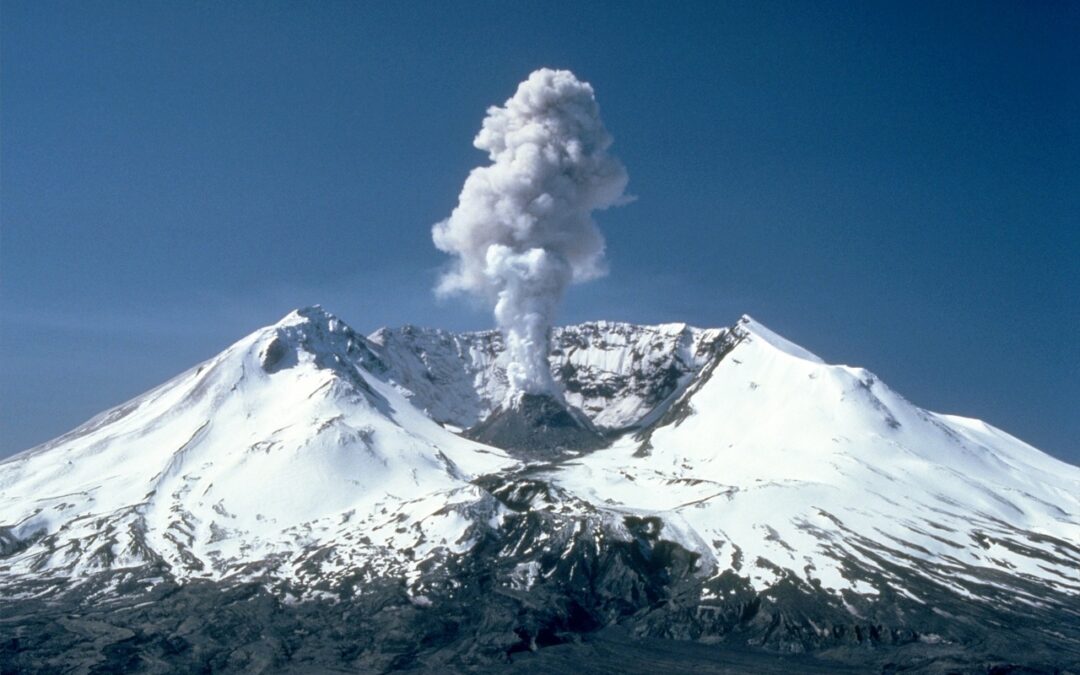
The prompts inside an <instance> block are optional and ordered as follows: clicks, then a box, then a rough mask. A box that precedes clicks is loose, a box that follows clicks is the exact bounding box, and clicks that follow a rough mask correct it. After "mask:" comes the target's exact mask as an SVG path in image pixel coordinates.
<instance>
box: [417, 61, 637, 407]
mask: <svg viewBox="0 0 1080 675" xmlns="http://www.w3.org/2000/svg"><path fill="white" fill-rule="evenodd" d="M611 142H612V138H611V135H610V134H608V132H607V130H606V129H605V128H604V124H603V122H602V121H601V120H600V109H599V107H598V106H597V104H596V97H595V96H594V94H593V88H592V87H591V86H590V85H589V83H587V82H582V81H580V80H578V79H577V77H575V76H574V74H573V73H571V72H570V71H567V70H550V69H547V68H544V69H541V70H537V71H535V72H533V73H532V74H531V75H529V79H528V80H526V81H524V82H522V83H521V84H520V85H518V89H517V93H515V94H514V96H513V97H512V98H510V99H509V100H508V101H507V102H506V104H505V105H504V106H503V107H501V108H500V107H496V106H492V107H491V108H489V109H488V111H487V117H486V118H484V124H483V128H482V129H481V130H480V133H479V134H477V136H476V139H475V140H474V141H473V145H475V146H476V147H477V148H479V149H481V150H486V151H487V152H488V156H489V157H490V159H491V164H490V165H488V166H481V167H477V168H475V169H473V170H472V171H471V172H470V173H469V177H468V178H467V179H466V180H465V185H464V187H462V189H461V195H460V196H459V197H458V205H457V207H456V208H455V209H454V210H453V212H452V213H451V214H450V217H449V218H447V219H446V220H444V221H442V222H440V223H437V224H436V225H435V226H434V228H433V230H432V237H433V239H434V241H435V245H436V246H437V247H438V248H439V249H440V250H442V251H445V252H447V253H449V254H451V255H454V256H456V258H457V259H456V261H455V263H454V266H453V268H452V269H451V270H450V271H449V272H447V273H446V274H445V275H444V276H443V277H442V279H441V280H440V282H439V285H438V287H437V289H436V290H437V292H438V293H440V294H442V295H446V294H452V293H469V294H472V295H475V296H477V297H480V298H483V299H485V300H487V301H488V302H491V303H492V304H493V306H494V310H495V321H496V323H497V324H498V325H499V327H500V328H501V329H502V331H503V333H504V334H505V336H506V346H507V352H508V355H509V361H510V363H509V366H508V368H507V375H508V377H509V380H510V393H511V396H513V395H514V394H515V393H518V392H525V393H550V394H556V395H557V394H558V392H557V389H556V387H555V385H554V382H553V381H552V378H551V374H550V370H549V366H548V350H549V345H548V334H549V332H550V329H551V325H552V321H553V320H554V318H555V311H556V308H557V307H558V304H559V301H560V300H561V299H562V297H563V294H564V293H565V291H566V288H567V286H568V285H570V284H571V283H578V282H582V281H587V280H589V279H594V278H596V277H598V276H601V275H603V274H604V272H605V269H604V266H603V257H604V237H603V235H601V233H600V230H599V229H598V228H597V226H596V223H595V222H594V221H593V219H592V212H593V211H595V210H597V209H604V208H607V207H609V206H612V205H615V204H619V203H621V202H622V201H624V200H625V197H624V195H623V191H624V190H625V189H626V182H627V174H626V169H625V168H624V167H623V165H622V164H621V163H620V162H619V161H618V160H617V159H615V158H614V157H612V156H610V155H609V154H608V153H607V150H608V148H609V147H610V146H611Z"/></svg>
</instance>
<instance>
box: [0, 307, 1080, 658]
mask: <svg viewBox="0 0 1080 675" xmlns="http://www.w3.org/2000/svg"><path fill="white" fill-rule="evenodd" d="M550 344H551V357H550V358H551V361H550V368H551V376H552V378H553V380H554V381H555V382H556V383H557V384H558V386H559V388H560V389H561V394H560V396H561V397H562V398H561V399H559V398H558V397H556V396H552V397H545V396H537V395H530V394H526V395H518V396H516V397H515V396H512V395H511V396H508V382H507V375H506V365H507V364H506V357H505V352H504V349H503V339H502V337H501V336H500V334H499V333H498V332H494V331H492V332H478V333H464V334H453V333H448V332H444V331H439V330H428V329H421V328H415V327H404V328H399V329H382V330H379V331H377V332H375V333H374V334H372V335H370V336H367V337H365V336H363V335H360V334H358V333H356V332H354V331H353V330H352V329H350V328H349V327H348V326H347V325H345V323H343V322H342V321H341V320H340V319H338V318H336V317H334V316H332V315H330V314H328V313H327V312H325V311H323V310H322V309H320V308H318V307H315V308H307V309H303V310H298V311H296V312H293V313H291V314H290V315H289V316H287V317H285V318H284V319H283V320H282V321H281V322H279V323H277V324H275V325H273V326H269V327H267V328H264V329H262V330H259V331H256V332H255V333H253V334H251V335H249V336H248V337H246V338H244V339H242V340H240V341H239V342H237V343H236V344H234V345H232V346H231V347H229V348H228V349H226V350H225V351H224V352H222V353H221V354H219V355H218V356H216V357H214V358H212V359H210V360H208V361H206V362H205V363H202V364H200V365H198V366H196V367H195V368H193V369H191V370H189V371H187V372H185V373H183V374H181V375H179V376H178V377H176V378H174V379H173V380H171V381H169V382H167V383H165V384H163V385H161V386H159V387H158V388H156V389H154V390H152V391H150V392H148V393H146V394H144V395H142V396H140V397H138V398H136V399H134V400H132V401H129V402H127V403H125V404H123V405H121V406H118V407H116V408H114V409H112V410H109V411H107V412H105V413H103V414H101V415H99V416H98V417H96V418H94V419H92V420H90V421H89V422H87V423H86V424H84V425H82V426H81V427H79V428H77V429H75V430H73V431H71V432H69V433H68V434H65V435H64V436H61V437H60V438H57V439H55V440H53V441H51V442H49V443H46V444H44V445H41V446H39V447H36V448H32V449H30V450H27V451H26V452H23V453H21V454H19V455H16V456H14V457H12V458H10V459H8V460H6V461H4V462H3V463H0V667H2V669H3V671H4V672H9V671H10V672H20V671H30V672H35V671H36V672H87V673H89V672H177V671H179V672H210V671H213V672H282V671H307V672H328V671H334V672H339V671H345V672H385V671H391V670H408V669H415V670H419V671H439V672H456V671H462V672H476V671H480V670H486V669H493V670H506V671H510V672H517V671H521V672H561V671H564V670H566V669H567V668H569V667H570V666H571V664H572V665H573V668H574V669H575V670H576V671H578V672H635V671H640V672H646V671H649V672H679V671H680V670H686V671H690V670H694V671H698V672H744V671H753V672H868V671H871V672H900V671H904V672H908V671H914V672H1013V671H1015V672H1021V670H1020V669H1026V670H1022V672H1062V671H1065V670H1069V669H1071V670H1073V671H1077V670H1080V572H1078V570H1080V468H1077V467H1075V466H1072V465H1069V464H1066V463H1064V462H1061V461H1058V460H1056V459H1053V458H1052V457H1050V456H1048V455H1046V454H1044V453H1042V452H1040V451H1039V450H1037V449H1035V448H1033V447H1031V446H1029V445H1027V444H1025V443H1024V442H1022V441H1020V440H1018V439H1016V438H1014V437H1012V436H1010V435H1009V434H1007V433H1005V432H1003V431H1000V430H998V429H996V428H994V427H992V426H990V425H988V424H985V423H983V422H980V421H978V420H974V419H967V418H961V417H955V416H950V415H942V414H937V413H932V412H929V411H927V410H924V409H921V408H919V407H918V406H916V405H914V404H912V403H910V402H908V401H907V400H905V399H904V398H903V397H901V396H900V395H899V394H897V393H896V392H894V391H892V390H891V389H890V388H889V387H888V386H887V385H885V384H884V383H883V382H881V381H880V380H879V379H878V378H877V377H875V376H874V375H873V374H872V373H870V372H868V371H866V370H863V369H861V368H852V367H848V366H838V365H829V364H827V363H824V362H823V361H822V360H821V359H819V358H818V357H816V356H815V355H813V354H811V353H809V352H808V351H806V350H804V349H802V348H800V347H798V346H796V345H794V344H792V343H791V342H788V341H787V340H785V339H784V338H781V337H779V336H778V335H776V334H775V333H772V332H771V331H769V330H768V329H767V328H765V327H764V326H762V325H760V324H758V323H756V322H755V321H753V320H752V319H750V318H749V317H743V318H742V319H740V320H739V321H738V322H737V323H735V324H734V325H733V326H731V327H729V328H720V329H707V330H702V329H697V328H693V327H689V326H686V325H681V324H667V325H660V326H635V325H629V324H622V323H611V322H595V323H586V324H582V325H579V326H570V327H564V328H557V329H554V330H553V332H552V334H551V343H550Z"/></svg>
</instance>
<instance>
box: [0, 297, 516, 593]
mask: <svg viewBox="0 0 1080 675" xmlns="http://www.w3.org/2000/svg"><path fill="white" fill-rule="evenodd" d="M368 368H375V369H378V368H380V363H379V361H378V359H377V357H376V356H375V355H374V354H373V353H372V352H371V350H370V347H369V345H368V342H367V340H366V339H365V338H364V337H362V336H360V335H357V334H356V333H354V332H353V331H352V330H351V329H349V328H348V327H347V326H345V324H343V323H342V322H341V321H339V320H338V319H336V318H334V317H332V316H330V315H328V314H326V313H325V312H323V311H322V310H321V309H319V308H310V309H306V310H300V311H297V312H294V313H292V314H290V315H289V316H287V317H285V319H283V320H282V321H281V322H280V323H278V324H276V325H274V326H271V327H269V328H265V329H263V330H260V331H257V332H256V333H253V334H252V335H249V336H248V337H246V338H244V339H243V340H241V341H239V342H237V343H236V344H234V345H232V346H231V347H229V348H228V349H226V350H225V351H224V352H223V353H222V354H220V355H219V356H217V357H215V358H213V359H210V360H209V361H207V362H205V363H203V364H201V365H199V366H197V367H196V368H193V369H192V370H190V371H188V372H186V373H184V374H182V375H180V376H179V377H177V378H175V379H174V380H172V381H170V382H168V383H166V384H164V385H162V386H161V387H158V388H157V389H155V390H153V391H151V392H149V393H147V394H145V395H143V396H141V397H139V398H137V399H135V400H133V401H130V402H128V403H126V404H124V405H122V406H120V407H118V408H115V409H113V410H110V411H108V412H106V413H104V414H102V415H101V416H99V417H97V418H95V419H93V420H91V421H90V422H88V423H86V424H85V425H83V426H82V427H80V428H78V429H76V430H74V431H72V432H71V433H69V434H67V435H65V436H62V437H61V438H58V439H56V440H55V441H52V442H51V443H48V444H46V445H43V446H41V447H38V448H35V449H33V450H31V451H28V452H26V453H23V454H21V455H18V456H16V457H14V458H12V459H10V460H8V461H6V462H4V463H3V464H0V523H2V524H3V525H5V526H7V527H6V529H5V538H6V539H7V540H8V547H9V548H21V549H22V550H19V551H17V552H15V553H14V554H13V555H10V556H8V557H7V558H6V559H5V560H4V563H3V566H2V568H0V574H3V575H5V576H9V575H25V574H31V573H35V572H38V571H40V572H43V573H47V574H50V575H74V576H75V577H76V578H79V577H83V576H85V575H86V574H88V573H91V572H93V571H96V570H101V569H108V568H117V567H121V568H122V567H132V566H137V565H141V564H145V563H147V562H153V561H157V560H160V561H162V562H164V563H165V565H166V566H167V569H169V570H170V571H171V572H172V573H173V574H176V575H178V576H180V577H188V576H208V577H220V576H224V575H228V574H235V573H238V572H240V571H243V570H244V569H245V568H246V567H247V566H248V565H249V564H254V563H259V564H260V566H261V565H268V566H273V567H277V566H279V563H280V564H281V567H282V569H281V570H280V572H281V573H282V574H285V575H291V574H293V572H294V571H295V570H296V569H298V568H299V566H301V565H302V564H303V562H304V560H305V555H306V553H308V552H310V551H313V550H318V549H319V548H322V547H324V546H327V545H333V546H334V547H335V549H336V555H337V556H338V557H341V558H343V559H345V558H349V557H350V556H355V555H361V554H364V553H365V552H366V553H371V554H372V555H370V556H368V557H378V556H376V555H375V553H378V554H379V555H382V553H381V551H382V550H383V549H384V548H385V549H387V550H394V551H400V550H404V549H406V548H409V547H411V546H414V545H415V544H416V540H417V539H418V538H422V537H421V535H422V534H424V535H426V537H427V539H428V541H429V542H433V543H435V544H441V543H446V544H448V545H452V546H456V545H458V544H459V542H458V539H459V538H460V537H461V535H462V527H463V522H464V521H463V520H462V519H460V518H458V517H457V516H456V515H455V513H454V512H453V510H452V509H451V510H448V509H447V508H446V507H447V505H450V504H455V503H459V502H460V503H469V504H472V503H474V502H477V501H478V500H480V501H482V500H484V499H485V495H484V494H483V493H482V491H481V490H479V489H478V488H477V487H475V486H473V485H471V484H470V483H469V481H470V479H472V478H474V477H476V476H477V475H479V474H481V473H489V472H493V471H498V470H500V469H503V468H507V467H509V466H512V465H513V462H511V461H510V460H508V459H507V458H506V457H505V455H503V454H502V453H501V452H500V451H498V450H496V449H493V448H485V447H483V446H479V445H478V444H475V443H473V442H471V441H468V440H465V439H463V438H460V437H459V436H456V435H454V434H452V433H450V432H448V431H446V430H445V429H443V428H442V427H441V426H439V425H438V424H436V423H435V422H433V421H432V420H431V419H429V418H428V417H427V416H425V415H423V414H421V413H420V412H419V411H418V410H416V409H415V408H414V407H413V406H411V405H410V404H409V403H408V401H407V400H406V399H405V398H404V397H403V396H402V395H401V393H400V392H399V391H398V390H397V389H396V388H395V387H392V386H389V385H387V384H386V383H385V382H384V381H382V380H381V379H379V378H378V377H375V376H373V375H372V373H371V372H369V370H368ZM486 499H487V500H488V501H490V498H489V497H487V498H486ZM437 511H438V512H440V514H439V515H433V514H435V512H437ZM391 521H393V523H394V524H393V526H392V527H391V526H389V525H388V523H390V522H391ZM402 522H407V523H409V524H418V525H419V528H418V529H415V530H413V531H410V532H409V533H408V534H406V535H404V536H403V535H402V534H401V533H400V532H397V531H396V530H397V529H398V528H399V526H400V523H402ZM394 557H395V555H394V554H389V555H388V559H393V558H394ZM342 564H344V563H342ZM249 571H250V570H249Z"/></svg>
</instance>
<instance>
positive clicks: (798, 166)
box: [0, 0, 1080, 463]
mask: <svg viewBox="0 0 1080 675" xmlns="http://www.w3.org/2000/svg"><path fill="white" fill-rule="evenodd" d="M0 30H2V34H0V49H2V60H0V170H2V174H0V177H2V178H0V180H2V185H0V349H2V359H0V455H6V454H10V453H12V452H15V451H18V450H22V449H24V448H26V447H29V446H31V445H34V444H36V443H39V442H42V441H45V440H47V439H49V438H52V437H54V436H56V435H58V434H60V433H62V432H64V431H66V430H67V429H70V428H71V427H73V426H75V425H76V424H78V423H79V422H81V421H83V420H84V419H86V418H88V417H90V416H91V415H93V414H95V413H97V412H99V411H101V410H103V409H105V408H107V407H109V406H111V405H114V404H117V403H119V402H121V401H123V400H125V399H127V398H129V397H131V396H134V395H136V394H138V393H140V392H142V391H144V390H146V389H148V388H150V387H151V386H153V385H156V384H158V383H160V382H162V381H164V380H165V379H167V378H168V377H170V376H171V375H174V374H176V373H178V372H180V371H181V370H184V369H185V368H187V367H188V366H191V365H193V364H194V363H196V362H198V361H200V360H202V359H205V358H208V357H210V356H212V355H214V354H215V353H217V352H218V351H219V350H221V349H222V348H224V347H225V346H227V345H228V344H230V343H231V342H233V341H234V340H236V339H239V338H240V337H242V336H243V335H245V334H246V333H248V332H250V331H252V330H254V329H256V328H258V327H260V326H262V325H265V324H269V323H273V322H274V321H276V320H277V319H278V318H280V316H282V315H284V314H285V313H287V312H288V311H289V310H290V309H292V308H293V307H296V306H301V305H309V304H315V303H321V304H323V305H324V306H325V307H326V308H327V309H329V310H330V311H332V312H334V313H336V314H338V315H339V316H341V317H342V318H343V319H345V320H346V321H347V322H349V323H350V324H352V325H353V326H354V327H355V328H357V329H360V330H363V331H369V330H373V329H375V328H377V327H379V326H381V325H397V324H402V323H406V322H408V323H415V324H421V325H432V326H440V327H446V328H452V329H465V328H482V327H487V326H490V325H491V319H490V318H489V316H488V314H487V312H486V311H481V310H477V309H476V308H470V307H469V306H467V305H466V304H464V303H462V302H438V301H436V300H435V299H434V297H433V295H432V293H431V287H432V286H433V284H434V282H435V279H436V277H437V274H438V271H439V266H440V265H442V264H444V263H445V261H446V259H445V256H443V255H441V254H440V253H439V252H438V251H436V250H435V248H434V247H433V246H432V244H431V237H430V228H431V225H432V224H433V223H434V222H436V221H438V220H440V219H442V218H444V217H445V216H447V215H448V214H449V212H450V210H451V209H452V208H453V206H454V205H455V204H456V199H457V194H458V191H459V190H460V188H461V184H462V181H463V179H464V178H465V176H466V174H467V172H468V170H469V169H470V168H471V167H472V166H475V165H477V164H480V163H482V162H484V161H485V160H486V158H485V157H484V155H483V154H482V153H480V152H478V151H477V150H475V149H474V148H473V147H472V145H471V143H472V139H473V136H474V135H475V133H476V131H477V130H478V129H479V125H480V122H481V119H482V117H483V115H484V111H485V109H486V107H487V106H489V105H492V104H501V103H502V102H503V101H505V100H506V99H507V98H508V97H509V96H510V95H511V94H512V93H513V91H514V89H515V87H516V85H517V83H518V82H519V81H520V80H522V79H524V78H525V77H526V76H527V75H528V74H529V72H530V71H532V70H533V69H535V68H538V67H541V66H550V67H559V68H568V69H571V70H573V71H574V72H575V73H576V74H577V75H578V76H580V77H581V78H583V79H586V80H588V81H590V82H591V83H592V84H593V86H594V87H595V88H596V91H597V96H598V99H599V101H600V105H601V109H602V112H603V116H604V121H605V123H606V125H607V127H608V129H609V130H610V131H611V133H612V135H613V136H614V137H615V145H614V146H613V148H612V151H613V152H614V153H615V154H617V155H618V156H619V157H620V158H621V160H622V161H623V163H624V164H625V165H626V167H627V169H628V170H629V173H630V187H629V191H630V192H631V193H633V194H634V195H636V196H637V198H638V199H637V201H635V202H634V203H632V204H630V205H627V206H623V207H620V208H617V209H612V210H610V211H606V212H604V213H601V214H600V215H599V218H598V220H599V221H600V224H601V227H602V228H603V229H604V231H605V233H606V236H607V239H608V259H609V262H610V267H611V274H610V275H609V276H608V277H607V278H606V279H603V280H601V281H597V282H593V283H591V284H589V285H586V286H577V287H574V288H573V289H571V291H570V295H569V297H568V298H567V302H566V304H565V306H564V307H563V309H562V313H561V317H560V318H561V320H563V321H564V322H577V321H582V320H586V319H601V318H603V319H619V320H628V321H635V322H669V321H686V322H689V323H693V324H698V325H704V326H719V325H728V324H730V323H732V322H734V321H735V320H736V319H737V318H738V317H739V315H740V314H742V313H749V314H751V315H753V316H754V317H755V318H757V319H758V320H759V321H761V322H762V323H764V324H765V325H767V326H769V327H770V328H772V329H773V330H775V331H777V332H779V333H780V334H782V335H784V336H786V337H788V338H789V339H791V340H793V341H794V342H796V343H799V344H801V345H803V346H805V347H807V348H808V349H810V350H812V351H815V352H817V353H818V354H820V355H821V356H822V357H823V358H825V359H826V360H828V361H831V362H840V363H848V364H852V365H861V366H865V367H867V368H869V369H870V370H872V371H874V372H876V373H877V374H878V375H879V376H880V377H881V378H882V379H883V380H884V381H885V382H887V383H889V384H890V385H891V386H892V387H893V388H894V389H896V390H897V391H899V392H900V393H902V394H904V395H905V396H906V397H907V398H909V399H910V400H912V401H914V402H915V403H917V404H919V405H922V406H924V407H927V408H930V409H932V410H937V411H941V412H949V413H956V414H962V415H968V416H974V417H980V418H982V419H985V420H987V421H989V422H991V423H992V424H995V425H997V426H1000V427H1002V428H1004V429H1005V430H1007V431H1009V432H1011V433H1013V434H1015V435H1017V436H1019V437H1021V438H1023V439H1025V440H1027V441H1029V442H1031V443H1032V444H1034V445H1036V446H1037V447H1040V448H1042V449H1044V450H1046V451H1048V452H1050V453H1052V454H1055V455H1057V456H1059V457H1063V458H1066V459H1068V460H1070V461H1072V462H1074V463H1078V462H1080V441H1078V440H1077V439H1078V438H1080V347H1078V345H1077V339H1078V336H1080V306H1078V304H1080V303H1078V300H1077V296H1078V294H1080V293H1078V292H1080V263H1078V259H1080V77H1078V75H1077V74H1078V73H1080V41H1078V40H1077V35H1080V4H1078V3H1075V2H1073V3H1069V2H1008V3H993V2H975V3H970V4H968V3H962V2H928V3H924V4H920V3H912V2H893V3H885V4H881V3H874V2H870V3H853V2H845V3H837V4H829V3H816V2H815V3H808V2H790V3H779V4H772V3H768V2H758V1H754V2H745V3H728V2H708V3H707V2H687V3H661V2H652V3H642V2H586V3H582V2H568V3H551V2H543V3H527V2H497V3H496V2H491V3H486V2H484V3H477V2H462V3H450V2H427V3H406V2H393V3H390V2H387V3H375V2H356V3H351V2H322V3H314V2H311V3H299V2H289V3H267V2H257V3H244V2H229V3H216V2H137V3H136V2H68V3H55V2H48V1H43V0H32V1H25V2H16V1H12V0H4V2H3V4H2V6H0Z"/></svg>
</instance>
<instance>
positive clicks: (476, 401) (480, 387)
mask: <svg viewBox="0 0 1080 675" xmlns="http://www.w3.org/2000/svg"><path fill="white" fill-rule="evenodd" d="M726 334H727V331H726V330H725V329H719V330H701V329H697V328H692V327H689V326H687V325H685V324H664V325H660V326H635V325H631V324H625V323H615V322H608V321H600V322H590V323H584V324H581V325H578V326H567V327H565V328H556V329H555V330H554V331H553V333H552V337H551V342H552V351H551V372H552V376H553V377H554V378H555V381H556V382H557V383H558V384H559V385H560V386H561V387H562V388H563V391H564V392H565V396H566V400H567V403H569V404H570V405H572V406H574V407H575V408H577V409H579V410H581V411H582V412H584V413H585V414H586V415H587V416H588V417H589V419H590V420H591V421H592V423H593V424H594V425H596V426H597V427H599V428H601V429H604V430H607V431H617V430H627V429H632V428H637V427H641V426H643V425H647V424H648V423H649V422H650V421H651V418H650V417H649V414H650V413H652V412H654V411H656V410H658V409H662V408H663V407H664V404H665V403H666V402H669V400H670V399H672V398H673V397H674V396H675V395H676V394H677V393H678V392H679V391H681V389H682V388H684V387H685V386H686V385H687V384H688V383H689V381H690V380H691V379H692V378H693V376H694V374H695V373H697V372H698V371H699V370H700V369H701V368H702V367H703V366H704V365H705V364H706V363H707V362H708V360H709V358H710V357H711V355H712V354H713V352H714V351H715V347H716V345H717V344H718V342H720V341H721V340H722V339H723V338H724V336H725V335H726ZM371 341H372V342H373V343H374V344H375V345H376V346H377V349H378V350H379V353H380V354H382V356H383V359H384V361H385V362H386V364H387V366H388V370H387V376H388V377H389V378H390V379H392V380H393V381H394V382H396V383H398V385H399V386H400V387H401V389H402V391H403V393H404V394H405V395H406V396H408V397H409V398H410V400H411V401H412V403H413V405H415V406H416V407H418V408H420V409H421V410H425V411H427V413H428V414H429V415H430V416H431V417H432V418H433V419H435V420H436V421H438V422H440V423H445V424H449V425H452V426H454V427H457V428H460V429H467V428H470V427H472V426H475V425H476V424H479V423H480V422H482V421H483V420H484V419H486V418H487V416H488V415H490V414H491V412H492V411H493V410H495V408H497V407H498V406H499V404H500V403H501V402H502V401H503V400H504V399H505V398H506V391H507V385H506V369H505V363H504V362H503V346H502V336H501V335H500V334H499V333H498V332H497V331H484V332H479V333H462V334H453V333H448V332H446V331H441V330H434V329H423V328H416V327H414V326H406V327H404V328H397V329H386V328H384V329H382V330H379V331H376V332H375V333H374V334H373V335H372V336H371Z"/></svg>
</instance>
